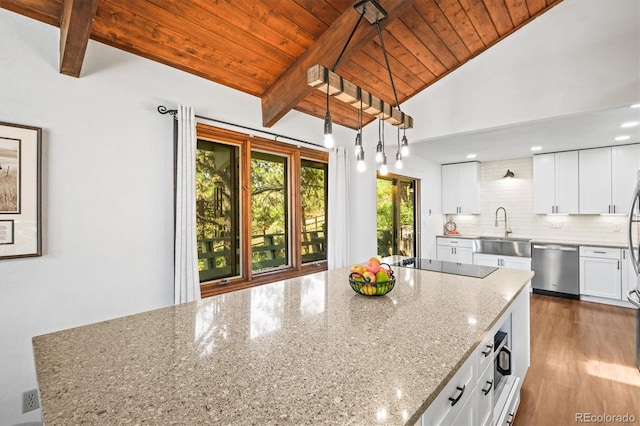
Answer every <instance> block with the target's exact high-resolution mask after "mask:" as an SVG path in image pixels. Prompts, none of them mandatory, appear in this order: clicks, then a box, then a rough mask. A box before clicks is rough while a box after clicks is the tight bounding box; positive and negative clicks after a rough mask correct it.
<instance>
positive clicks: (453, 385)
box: [422, 353, 477, 426]
mask: <svg viewBox="0 0 640 426" xmlns="http://www.w3.org/2000/svg"><path fill="white" fill-rule="evenodd" d="M475 362H476V358H475V353H474V354H473V355H472V356H471V357H469V359H467V361H466V362H465V363H464V364H463V365H462V367H460V369H459V370H458V372H457V373H456V374H455V375H454V376H453V378H452V379H451V380H449V383H447V384H446V386H445V387H444V389H443V390H442V391H441V392H440V394H438V396H437V397H436V399H434V400H433V402H432V403H431V405H430V406H429V409H428V410H427V411H426V413H425V414H424V415H423V416H422V425H423V426H432V425H450V424H453V422H454V419H456V418H457V417H458V415H459V414H461V413H463V412H464V411H465V410H469V409H471V410H473V406H467V402H469V401H470V400H475V393H474V392H475V387H476V381H477V379H476V374H475V372H476V369H475ZM474 411H475V410H474ZM467 414H468V413H467ZM463 415H464V414H463ZM473 423H474V422H471V423H468V424H473Z"/></svg>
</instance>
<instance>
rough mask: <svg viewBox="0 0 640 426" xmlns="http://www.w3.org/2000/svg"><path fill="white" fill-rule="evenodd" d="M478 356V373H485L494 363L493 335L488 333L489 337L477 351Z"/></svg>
mask: <svg viewBox="0 0 640 426" xmlns="http://www.w3.org/2000/svg"><path fill="white" fill-rule="evenodd" d="M476 353H477V354H478V355H477V357H478V370H477V371H478V372H482V371H484V370H485V369H486V368H487V367H488V366H489V364H492V363H493V333H487V336H486V337H485V338H484V339H482V342H480V344H479V345H478V349H476Z"/></svg>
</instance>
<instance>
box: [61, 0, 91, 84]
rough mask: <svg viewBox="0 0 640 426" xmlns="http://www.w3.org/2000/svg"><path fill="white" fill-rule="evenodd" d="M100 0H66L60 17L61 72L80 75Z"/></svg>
mask: <svg viewBox="0 0 640 426" xmlns="http://www.w3.org/2000/svg"><path fill="white" fill-rule="evenodd" d="M97 7H98V0H64V7H63V9H62V16H61V18H60V73H62V74H66V75H70V76H72V77H80V70H81V69H82V62H84V54H85V52H86V51H87V44H88V43H89V36H90V35H91V23H92V21H93V17H94V15H95V14H96V9H97Z"/></svg>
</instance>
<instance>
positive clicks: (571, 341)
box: [514, 294, 640, 426]
mask: <svg viewBox="0 0 640 426" xmlns="http://www.w3.org/2000/svg"><path fill="white" fill-rule="evenodd" d="M636 315H637V311H636V310H632V309H625V308H618V307H615V306H609V305H602V304H597V303H589V302H581V301H577V300H567V299H561V298H557V297H550V296H542V295H537V294H533V295H532V296H531V367H530V368H529V371H528V373H527V376H526V379H525V381H524V383H523V386H522V392H521V401H520V408H519V409H518V414H517V416H516V418H515V422H514V424H515V425H516V426H525V425H536V426H537V425H575V424H579V423H580V422H576V413H591V414H592V415H601V414H608V415H624V414H626V413H629V414H632V415H634V416H635V419H636V420H635V423H632V424H640V372H639V371H638V368H637V366H636V358H635V356H636V346H635V345H636V338H635V332H636V331H635V324H636V321H637V320H636Z"/></svg>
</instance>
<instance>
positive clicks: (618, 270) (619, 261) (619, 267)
mask: <svg viewBox="0 0 640 426" xmlns="http://www.w3.org/2000/svg"><path fill="white" fill-rule="evenodd" d="M619 270H620V261H619V260H618V271H619Z"/></svg>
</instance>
